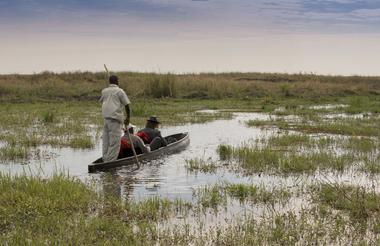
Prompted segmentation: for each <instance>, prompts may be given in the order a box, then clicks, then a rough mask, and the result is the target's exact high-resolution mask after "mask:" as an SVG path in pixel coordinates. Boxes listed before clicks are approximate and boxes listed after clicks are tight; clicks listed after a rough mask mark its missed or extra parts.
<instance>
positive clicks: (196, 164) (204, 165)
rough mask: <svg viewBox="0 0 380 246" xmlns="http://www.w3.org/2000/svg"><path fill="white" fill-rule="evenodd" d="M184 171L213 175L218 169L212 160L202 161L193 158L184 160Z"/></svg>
mask: <svg viewBox="0 0 380 246" xmlns="http://www.w3.org/2000/svg"><path fill="white" fill-rule="evenodd" d="M185 167H186V169H187V170H189V171H190V172H197V171H200V172H204V173H213V172H215V171H216V169H217V168H218V166H217V164H216V163H215V162H213V161H212V160H210V159H209V160H204V159H202V158H194V159H190V160H186V165H185Z"/></svg>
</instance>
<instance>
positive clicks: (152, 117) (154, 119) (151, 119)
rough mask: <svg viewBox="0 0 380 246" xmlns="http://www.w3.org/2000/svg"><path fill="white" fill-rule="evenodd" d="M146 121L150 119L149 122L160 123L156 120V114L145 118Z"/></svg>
mask: <svg viewBox="0 0 380 246" xmlns="http://www.w3.org/2000/svg"><path fill="white" fill-rule="evenodd" d="M147 121H150V122H152V123H156V124H161V122H159V121H158V119H157V117H156V116H150V117H149V119H147Z"/></svg>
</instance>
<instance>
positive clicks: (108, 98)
mask: <svg viewBox="0 0 380 246" xmlns="http://www.w3.org/2000/svg"><path fill="white" fill-rule="evenodd" d="M118 85H119V78H118V77H117V76H115V75H111V76H110V77H109V86H108V87H107V88H105V89H103V90H102V95H101V97H100V100H99V101H100V102H102V115H103V118H104V127H103V146H102V149H103V157H102V158H103V161H105V162H108V161H114V160H116V159H117V157H118V155H119V150H120V136H121V133H122V128H123V124H125V125H129V121H130V115H131V110H130V107H129V104H130V101H129V98H128V96H127V94H126V93H125V92H124V90H123V89H121V88H120V87H119V86H118Z"/></svg>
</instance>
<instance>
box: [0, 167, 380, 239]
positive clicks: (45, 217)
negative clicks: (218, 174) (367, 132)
mask: <svg viewBox="0 0 380 246" xmlns="http://www.w3.org/2000/svg"><path fill="white" fill-rule="evenodd" d="M0 189H1V190H2V191H3V192H2V193H1V194H0V211H1V213H0V232H1V233H0V240H1V242H2V243H4V244H9V245H14V244H46V243H48V244H67V243H68V244H74V245H78V244H80V245H94V244H102V245H115V244H129V245H130V244H132V245H155V244H158V243H159V244H169V245H188V244H193V245H205V244H217V245H255V244H264V245H271V244H279V245H288V244H305V245H308V244H310V245H313V243H314V242H319V243H325V244H336V243H343V244H350V243H351V244H352V243H353V244H357V243H362V244H363V243H364V244H376V242H379V239H378V237H377V236H376V235H378V233H379V227H378V225H379V222H380V221H379V219H378V213H379V211H380V210H379V207H378V206H379V204H380V203H379V199H380V198H379V195H378V194H377V193H374V192H372V191H368V190H365V189H363V188H360V187H359V188H358V187H353V186H336V187H332V186H328V185H326V184H322V185H320V186H313V187H312V188H311V189H310V191H311V192H312V197H313V202H314V203H315V205H316V206H315V207H312V208H311V209H301V210H300V211H284V212H280V211H274V212H273V213H264V214H262V215H261V216H260V217H257V216H254V215H247V216H244V217H239V218H236V219H232V220H231V221H230V220H229V221H228V222H227V221H226V224H225V225H221V224H217V225H215V226H213V227H212V228H211V229H207V228H205V227H204V224H203V223H204V222H203V220H202V219H200V218H202V217H203V216H204V212H205V210H204V209H207V208H211V209H215V210H219V209H220V208H223V207H225V206H226V204H227V203H228V200H229V199H236V200H239V201H240V202H242V203H245V204H249V206H251V205H252V204H258V205H260V204H261V205H272V204H274V203H279V204H285V203H287V202H288V201H289V198H290V197H291V196H292V193H291V192H290V191H289V190H288V189H285V188H282V187H275V188H272V189H268V188H266V187H264V186H262V185H254V184H232V183H220V184H216V185H210V186H206V187H201V188H199V189H197V190H196V191H194V192H195V193H194V197H195V198H196V199H197V200H196V202H195V203H189V202H185V201H183V200H181V199H176V200H169V199H166V198H158V197H151V198H147V199H144V200H141V201H135V200H128V201H125V202H122V201H121V200H120V199H118V198H116V197H114V196H107V195H100V194H98V193H95V192H94V191H92V190H91V189H89V188H88V187H87V186H86V185H84V184H83V183H82V182H80V181H79V180H76V179H74V178H70V177H69V176H67V175H63V174H59V175H54V176H52V177H51V178H48V179H45V178H40V177H27V176H10V175H4V174H0ZM198 211H200V212H202V211H203V212H202V214H197V213H198ZM177 216H185V217H186V218H194V220H190V221H187V219H185V220H183V223H178V221H177V222H175V221H176V220H172V219H173V218H176V217H177ZM187 216H190V217H187ZM193 216H194V217H193ZM351 218H352V219H351ZM172 223H174V224H172ZM164 224H167V225H170V226H168V227H165V226H162V225H164Z"/></svg>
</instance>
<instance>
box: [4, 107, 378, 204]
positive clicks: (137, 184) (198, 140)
mask: <svg viewBox="0 0 380 246" xmlns="http://www.w3.org/2000/svg"><path fill="white" fill-rule="evenodd" d="M207 113H212V112H211V111H210V112H209V111H207ZM270 117H271V116H270V115H269V114H264V113H234V117H233V118H232V119H227V120H215V121H213V122H209V123H202V124H185V125H180V126H175V127H165V126H164V128H163V129H162V130H161V131H162V134H163V135H164V136H165V135H170V134H174V133H179V132H189V134H190V146H188V148H187V149H186V150H184V151H182V152H180V153H177V154H173V155H170V156H166V157H164V158H162V159H160V160H154V161H151V162H149V163H147V164H144V165H142V166H141V168H140V169H139V170H133V169H134V168H135V167H121V168H117V169H115V170H112V171H109V172H101V173H95V174H89V173H88V167H87V165H88V164H89V163H91V162H92V161H94V160H95V159H97V158H98V157H99V156H100V154H101V142H99V143H98V144H97V145H96V146H95V148H94V149H92V150H73V149H71V148H61V149H53V148H50V147H41V148H39V152H40V157H42V158H36V159H34V160H31V161H30V163H29V164H27V165H25V164H23V163H18V164H17V163H16V164H15V163H14V164H0V171H2V172H5V173H10V174H20V173H26V174H28V175H41V176H49V175H52V174H54V173H57V171H58V172H65V173H69V174H70V175H71V176H75V177H78V178H80V179H81V180H83V181H84V182H94V183H95V184H96V187H97V189H98V190H102V191H103V192H106V193H112V194H115V195H117V196H119V197H121V198H123V199H127V198H134V199H137V200H139V199H143V198H145V197H149V196H160V197H167V198H171V199H174V198H182V199H184V200H188V201H190V200H192V197H193V191H194V189H197V188H198V187H201V186H205V185H209V184H215V183H218V182H222V181H227V182H231V183H250V184H255V185H261V184H264V185H265V186H266V187H273V186H285V187H289V188H290V187H294V186H295V184H296V183H297V182H298V181H299V180H303V181H302V182H307V183H309V182H312V181H315V180H321V181H326V178H327V177H328V178H329V179H333V180H334V181H339V182H342V183H347V182H351V183H352V182H353V181H355V180H356V181H360V182H358V183H360V184H362V185H363V184H367V185H366V186H370V185H373V184H372V182H373V179H370V178H368V177H367V176H366V175H365V174H361V173H358V172H355V171H352V170H348V171H346V172H344V173H342V174H339V175H336V174H335V173H327V174H324V175H320V174H318V173H316V174H315V175H313V176H311V177H309V176H306V175H297V176H287V177H286V176H281V175H270V174H255V175H251V176H243V175H242V174H238V173H236V172H233V171H230V170H228V169H226V168H221V169H218V170H217V171H216V172H215V173H201V172H198V173H190V172H188V171H187V169H186V167H185V165H186V160H187V159H193V158H195V157H198V158H203V159H210V160H214V161H217V160H218V155H217V153H216V149H217V147H218V145H219V144H230V145H234V146H236V145H240V144H242V143H243V142H247V141H252V140H255V139H260V138H262V137H264V136H266V137H268V136H270V135H271V134H275V133H276V132H277V131H278V129H276V128H269V129H263V128H252V127H250V128H249V127H246V125H245V121H247V120H252V119H254V120H268V119H269V118H270ZM354 183H355V182H354Z"/></svg>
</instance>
